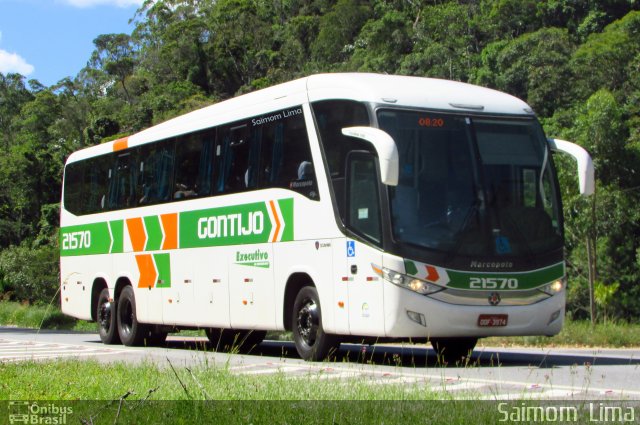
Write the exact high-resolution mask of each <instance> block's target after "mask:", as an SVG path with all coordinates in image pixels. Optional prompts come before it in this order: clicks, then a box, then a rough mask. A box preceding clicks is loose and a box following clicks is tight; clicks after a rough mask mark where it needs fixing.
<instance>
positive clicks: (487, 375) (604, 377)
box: [0, 327, 640, 400]
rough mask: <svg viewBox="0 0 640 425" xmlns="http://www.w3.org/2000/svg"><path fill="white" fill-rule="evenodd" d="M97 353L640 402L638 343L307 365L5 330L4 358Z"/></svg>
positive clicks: (102, 357)
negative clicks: (460, 360) (443, 360)
mask: <svg viewBox="0 0 640 425" xmlns="http://www.w3.org/2000/svg"><path fill="white" fill-rule="evenodd" d="M57 358H77V359H88V358H93V359H96V360H98V361H100V362H115V361H120V362H122V361H123V362H133V363H136V362H142V361H151V362H155V363H157V364H159V365H167V366H168V365H169V362H170V363H171V364H172V365H173V366H174V367H179V366H197V365H198V364H205V362H206V364H208V365H209V366H211V365H216V364H218V365H221V367H223V366H224V367H228V368H229V369H230V370H232V371H233V372H234V373H238V374H256V375H261V374H270V373H276V372H284V373H286V374H289V375H290V376H308V374H309V373H312V374H313V373H318V374H322V377H323V378H326V379H369V380H371V381H372V382H374V383H377V384H403V383H414V384H415V383H417V384H420V385H422V384H424V385H426V386H429V387H430V388H431V389H433V390H437V391H446V392H448V393H449V394H450V395H451V396H452V397H460V398H470V397H472V398H479V399H482V398H485V399H521V398H534V399H537V398H541V399H573V400H602V399H615V400H619V399H631V400H640V348H636V349H597V348H588V349H549V348H493V347H479V348H477V349H476V350H475V351H474V353H473V356H472V359H471V361H470V362H469V364H467V365H465V366H461V367H455V366H446V367H443V366H440V365H438V364H437V359H436V355H435V352H434V351H433V350H431V349H430V348H427V347H426V346H424V345H423V346H411V345H375V346H360V345H353V344H343V345H342V347H341V349H340V352H339V353H338V354H337V356H336V359H335V361H333V362H322V363H309V362H304V361H302V360H301V359H299V358H298V356H297V353H296V351H295V348H294V346H293V343H291V342H282V341H269V340H267V341H265V342H263V343H262V344H260V345H259V346H257V347H255V348H254V349H253V350H252V351H251V352H250V353H249V354H229V353H216V352H213V347H212V346H211V345H210V344H208V343H207V342H206V339H205V338H199V337H182V336H180V335H179V334H178V335H175V336H170V337H169V339H168V340H167V343H166V344H164V345H162V346H159V347H124V346H121V345H115V346H114V345H112V346H106V345H103V344H102V343H101V342H100V338H99V337H98V335H97V334H94V333H79V332H69V331H40V332H37V331H35V330H32V329H19V328H6V327H0V363H2V362H19V361H23V360H27V359H37V360H49V359H57Z"/></svg>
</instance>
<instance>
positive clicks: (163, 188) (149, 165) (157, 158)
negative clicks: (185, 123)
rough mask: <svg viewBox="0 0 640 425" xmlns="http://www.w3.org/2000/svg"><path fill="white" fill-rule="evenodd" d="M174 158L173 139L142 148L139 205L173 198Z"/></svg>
mask: <svg viewBox="0 0 640 425" xmlns="http://www.w3.org/2000/svg"><path fill="white" fill-rule="evenodd" d="M173 160H174V150H173V141H164V142H160V143H154V144H150V145H144V146H142V147H141V148H140V186H141V187H140V193H141V197H140V199H139V201H138V203H139V205H153V204H158V203H161V202H167V201H169V200H170V199H171V194H172V192H171V180H172V179H173Z"/></svg>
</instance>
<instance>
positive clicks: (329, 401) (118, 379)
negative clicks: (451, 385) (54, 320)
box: [0, 360, 500, 424]
mask: <svg viewBox="0 0 640 425" xmlns="http://www.w3.org/2000/svg"><path fill="white" fill-rule="evenodd" d="M436 385H437V384H436ZM458 396H459V394H458ZM470 397H472V396H470ZM0 400H30V403H32V404H33V403H34V402H35V403H36V404H38V403H37V402H38V401H41V404H44V403H45V401H46V403H49V404H51V402H50V401H51V400H55V403H54V404H55V405H56V406H72V409H73V415H74V416H73V418H71V419H72V420H68V421H67V423H72V422H76V423H77V422H78V420H79V421H80V422H82V423H107V422H108V423H117V422H120V423H193V420H198V423H243V424H248V423H254V424H258V423H268V424H274V423H275V424H284V423H289V424H291V423H307V424H315V423H334V424H347V423H352V424H355V423H367V424H372V423H412V422H413V423H423V422H424V418H425V417H428V418H430V419H429V422H430V423H448V424H468V423H495V422H496V420H497V419H498V418H499V417H500V416H498V411H497V410H496V407H495V405H494V404H489V403H486V404H485V405H482V404H481V405H478V403H477V402H475V401H473V402H471V401H464V400H452V398H451V396H450V395H449V394H448V393H447V392H446V391H443V390H442V389H441V388H440V389H439V388H437V387H436V388H431V387H430V386H429V385H428V384H427V385H425V384H424V383H423V384H375V383H372V382H371V381H370V379H368V378H350V379H348V380H341V379H328V378H327V376H326V373H325V374H323V373H322V371H320V372H318V371H317V370H316V371H313V372H309V373H308V374H306V375H303V376H301V377H298V378H292V377H290V376H287V375H286V374H285V373H284V372H277V373H275V374H267V375H264V374H261V375H241V374H240V375H239V374H236V373H232V371H230V370H229V369H228V367H227V365H225V364H222V365H212V364H207V363H206V360H205V361H204V362H203V363H201V364H199V365H196V366H193V367H192V368H189V367H185V366H184V365H183V366H177V365H176V367H174V365H172V364H169V363H168V362H167V363H165V364H164V365H162V366H158V365H154V364H151V363H143V364H140V365H132V364H126V363H123V362H116V363H110V364H103V363H99V362H97V361H95V360H88V361H82V362H78V361H76V360H62V361H47V362H33V361H31V362H21V363H16V364H14V363H7V364H3V365H2V367H0ZM79 400H84V401H87V402H86V403H80V402H79ZM160 400H171V401H164V402H161V401H160ZM456 403H457V405H458V406H463V405H464V406H466V407H461V408H457V407H455V406H456ZM98 416H100V417H98ZM114 418H115V419H116V420H115V421H114ZM186 418H189V419H188V421H185V420H186ZM76 419H78V420H76ZM478 419H481V420H480V421H479V422H478Z"/></svg>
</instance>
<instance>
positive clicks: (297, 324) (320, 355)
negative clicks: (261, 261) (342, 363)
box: [291, 286, 340, 361]
mask: <svg viewBox="0 0 640 425" xmlns="http://www.w3.org/2000/svg"><path fill="white" fill-rule="evenodd" d="M291 330H292V331H293V341H294V343H295V345H296V350H297V351H298V354H299V355H300V357H302V358H303V359H304V360H307V361H321V360H324V359H325V358H327V356H329V354H331V353H332V352H333V351H335V350H337V348H338V346H339V345H340V342H339V340H338V337H337V336H336V335H330V334H327V333H325V332H324V329H323V328H322V310H321V308H320V298H319V297H318V291H317V290H316V288H315V287H313V286H305V287H303V288H302V289H300V292H298V295H296V299H295V301H294V303H293V313H292V315H291Z"/></svg>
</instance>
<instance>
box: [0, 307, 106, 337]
mask: <svg viewBox="0 0 640 425" xmlns="http://www.w3.org/2000/svg"><path fill="white" fill-rule="evenodd" d="M0 326H16V327H19V328H33V329H72V330H76V331H92V332H93V331H95V330H96V325H95V323H90V322H86V321H83V320H76V319H74V318H72V317H69V316H66V315H64V314H62V312H61V311H60V309H59V308H58V307H54V306H48V307H47V306H29V305H25V304H20V303H17V302H8V301H3V302H0Z"/></svg>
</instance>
